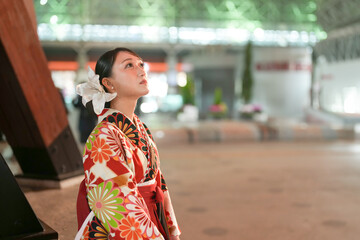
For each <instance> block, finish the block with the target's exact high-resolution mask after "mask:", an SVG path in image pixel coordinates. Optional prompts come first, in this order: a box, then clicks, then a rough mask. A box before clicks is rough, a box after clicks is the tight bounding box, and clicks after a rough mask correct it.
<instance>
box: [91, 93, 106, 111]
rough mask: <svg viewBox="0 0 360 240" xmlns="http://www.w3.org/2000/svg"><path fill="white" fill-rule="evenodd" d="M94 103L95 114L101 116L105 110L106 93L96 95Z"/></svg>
mask: <svg viewBox="0 0 360 240" xmlns="http://www.w3.org/2000/svg"><path fill="white" fill-rule="evenodd" d="M92 103H93V107H94V112H95V113H96V114H98V115H99V114H100V113H101V112H102V110H103V109H104V104H105V94H104V93H97V94H95V95H94V98H93V102H92Z"/></svg>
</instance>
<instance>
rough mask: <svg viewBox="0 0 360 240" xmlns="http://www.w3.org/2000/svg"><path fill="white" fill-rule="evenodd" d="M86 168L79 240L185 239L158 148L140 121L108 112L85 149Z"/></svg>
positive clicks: (114, 111) (102, 117)
mask: <svg viewBox="0 0 360 240" xmlns="http://www.w3.org/2000/svg"><path fill="white" fill-rule="evenodd" d="M83 164H84V171H85V180H84V184H83V189H82V188H81V187H80V192H79V198H78V220H79V221H80V224H79V226H81V227H80V230H79V232H78V234H77V236H76V239H126V240H137V239H169V235H175V236H176V235H180V229H179V227H178V225H177V222H176V218H175V214H174V210H173V207H172V204H171V200H170V195H169V191H168V189H167V186H166V183H165V180H164V177H163V175H162V173H161V171H160V162H159V155H158V151H157V148H156V145H155V143H154V141H153V139H152V136H151V133H150V131H149V130H148V128H147V127H146V126H145V124H143V123H142V122H141V121H140V120H139V118H138V117H137V116H135V117H134V119H133V121H131V120H130V119H129V118H127V117H126V116H125V115H124V114H122V113H121V112H119V111H116V110H113V109H105V110H104V111H103V113H102V114H101V115H100V116H99V124H98V125H97V126H96V127H95V129H94V130H93V132H92V133H91V134H90V136H89V138H88V140H87V142H86V144H85V148H84V153H83ZM82 192H83V194H82ZM82 196H83V197H82ZM86 199H87V201H86Z"/></svg>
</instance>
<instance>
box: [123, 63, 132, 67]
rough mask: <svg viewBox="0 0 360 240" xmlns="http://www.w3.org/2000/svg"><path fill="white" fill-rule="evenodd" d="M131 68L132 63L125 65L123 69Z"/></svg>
mask: <svg viewBox="0 0 360 240" xmlns="http://www.w3.org/2000/svg"><path fill="white" fill-rule="evenodd" d="M132 66H133V64H132V63H128V64H126V66H125V68H129V67H132Z"/></svg>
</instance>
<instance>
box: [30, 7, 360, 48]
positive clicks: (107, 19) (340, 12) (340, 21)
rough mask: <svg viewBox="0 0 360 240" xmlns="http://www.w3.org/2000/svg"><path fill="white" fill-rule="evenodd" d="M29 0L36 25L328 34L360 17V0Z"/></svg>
mask: <svg viewBox="0 0 360 240" xmlns="http://www.w3.org/2000/svg"><path fill="white" fill-rule="evenodd" d="M33 1H34V6H35V11H36V15H37V21H38V24H42V23H45V24H52V20H54V16H55V17H56V24H79V25H93V26H96V25H99V26H101V25H108V26H116V25H117V26H119V25H121V26H157V27H167V28H171V27H178V28H181V27H185V28H186V27H192V28H222V29H226V28H229V29H230V28H231V29H246V30H248V31H250V32H252V31H254V30H255V29H259V28H260V29H263V30H285V31H298V32H302V31H305V32H315V33H316V32H321V31H326V32H328V33H329V32H331V31H332V30H334V29H337V28H341V27H344V26H349V25H352V24H358V23H359V22H360V12H359V9H360V0H131V1H129V0H33ZM150 34H151V33H150ZM156 34H157V33H154V35H156ZM56 44H58V43H56ZM160 46H161V44H160ZM55 48H59V46H56V47H55ZM68 51H73V50H71V49H70V50H68ZM148 51H150V50H148ZM75 54H76V53H75ZM161 54H163V53H161ZM66 55H68V54H66Z"/></svg>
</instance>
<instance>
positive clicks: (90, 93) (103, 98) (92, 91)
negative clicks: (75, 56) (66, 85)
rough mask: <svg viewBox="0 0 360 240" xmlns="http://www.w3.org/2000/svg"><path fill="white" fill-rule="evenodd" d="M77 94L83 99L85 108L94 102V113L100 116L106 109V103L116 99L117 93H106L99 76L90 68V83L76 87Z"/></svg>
mask: <svg viewBox="0 0 360 240" xmlns="http://www.w3.org/2000/svg"><path fill="white" fill-rule="evenodd" d="M76 93H77V94H79V95H80V96H81V97H82V103H83V105H84V106H86V104H87V103H88V102H90V101H92V104H93V108H94V112H95V113H96V114H97V115H99V114H100V113H101V112H102V110H103V109H104V105H105V102H110V101H111V100H113V99H114V98H115V97H116V93H107V92H105V90H104V88H103V86H101V85H100V81H99V75H97V74H95V73H94V71H93V70H92V69H91V68H90V67H88V81H87V82H86V83H81V84H79V85H77V86H76Z"/></svg>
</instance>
